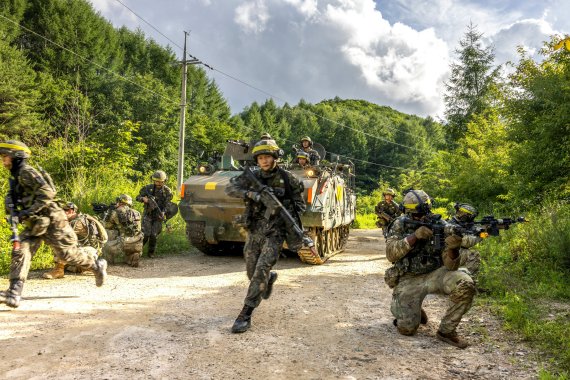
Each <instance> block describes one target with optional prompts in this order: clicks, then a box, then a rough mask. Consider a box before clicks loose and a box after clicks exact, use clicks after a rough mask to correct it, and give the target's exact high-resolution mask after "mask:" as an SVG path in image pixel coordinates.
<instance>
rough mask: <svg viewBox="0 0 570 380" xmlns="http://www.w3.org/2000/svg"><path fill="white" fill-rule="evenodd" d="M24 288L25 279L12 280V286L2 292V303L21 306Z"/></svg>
mask: <svg viewBox="0 0 570 380" xmlns="http://www.w3.org/2000/svg"><path fill="white" fill-rule="evenodd" d="M23 289H24V281H22V280H10V287H9V288H8V290H6V291H4V292H0V303H5V304H6V305H7V306H10V307H13V308H17V307H18V306H20V300H21V299H22V290H23Z"/></svg>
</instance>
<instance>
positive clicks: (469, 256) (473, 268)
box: [459, 248, 481, 280]
mask: <svg viewBox="0 0 570 380" xmlns="http://www.w3.org/2000/svg"><path fill="white" fill-rule="evenodd" d="M459 266H460V267H461V268H465V269H467V270H468V271H469V274H471V277H472V278H473V280H476V279H477V275H478V274H479V268H480V267H481V254H480V253H479V251H477V250H474V249H468V248H461V249H460V250H459Z"/></svg>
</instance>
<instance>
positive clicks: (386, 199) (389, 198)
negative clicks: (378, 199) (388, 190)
mask: <svg viewBox="0 0 570 380" xmlns="http://www.w3.org/2000/svg"><path fill="white" fill-rule="evenodd" d="M393 199H394V197H393V196H392V195H391V194H384V200H385V201H386V202H388V203H390V202H392V200H393Z"/></svg>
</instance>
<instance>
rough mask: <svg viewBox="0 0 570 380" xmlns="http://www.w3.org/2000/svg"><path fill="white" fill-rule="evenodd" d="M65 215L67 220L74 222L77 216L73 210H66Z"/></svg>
mask: <svg viewBox="0 0 570 380" xmlns="http://www.w3.org/2000/svg"><path fill="white" fill-rule="evenodd" d="M65 215H67V220H73V219H74V218H75V217H76V216H77V215H76V214H75V210H74V209H72V208H70V209H68V210H65Z"/></svg>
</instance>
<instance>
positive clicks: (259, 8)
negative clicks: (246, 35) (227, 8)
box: [234, 0, 269, 33]
mask: <svg viewBox="0 0 570 380" xmlns="http://www.w3.org/2000/svg"><path fill="white" fill-rule="evenodd" d="M268 20H269V13H268V9H267V5H266V4H265V1H264V0H253V1H249V2H245V3H243V4H241V5H239V6H238V7H237V8H236V10H235V18H234V21H235V22H236V23H237V24H238V25H240V26H241V27H242V28H243V29H244V30H245V31H246V32H252V33H261V32H263V31H264V30H265V25H266V24H267V21H268Z"/></svg>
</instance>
